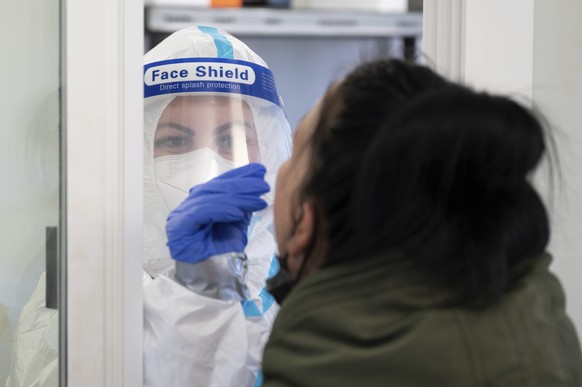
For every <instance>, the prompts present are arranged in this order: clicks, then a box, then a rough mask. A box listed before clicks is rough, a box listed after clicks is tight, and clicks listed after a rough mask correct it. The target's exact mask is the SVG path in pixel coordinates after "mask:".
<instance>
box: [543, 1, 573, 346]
mask: <svg viewBox="0 0 582 387" xmlns="http://www.w3.org/2000/svg"><path fill="white" fill-rule="evenodd" d="M534 14H535V17H534V27H535V28H534V46H533V47H534V50H533V64H534V66H533V99H534V101H535V103H536V104H537V105H539V107H540V108H541V110H542V112H543V113H544V114H545V115H546V117H547V118H548V119H549V121H550V124H551V125H552V126H553V127H554V132H555V134H554V136H555V138H556V142H557V145H558V153H559V157H560V163H561V165H560V168H561V172H562V179H563V184H562V186H560V185H558V186H557V187H556V191H557V192H556V198H555V205H554V206H553V208H552V210H551V215H552V225H553V236H552V241H551V244H550V251H551V252H552V253H553V255H554V257H555V261H554V266H553V267H554V271H555V272H556V273H557V274H558V276H559V277H560V278H561V280H562V283H563V284H564V287H565V289H566V298H567V308H568V311H569V312H570V315H571V316H572V318H573V319H574V322H575V324H576V326H577V329H578V334H579V336H582V280H581V277H582V243H581V237H582V49H581V48H580V43H582V40H581V39H582V24H580V20H582V2H580V1H579V0H560V1H547V0H535V13H534Z"/></svg>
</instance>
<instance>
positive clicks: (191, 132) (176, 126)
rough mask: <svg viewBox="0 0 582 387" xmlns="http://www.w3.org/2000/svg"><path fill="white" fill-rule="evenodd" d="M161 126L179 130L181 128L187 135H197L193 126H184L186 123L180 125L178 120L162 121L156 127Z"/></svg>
mask: <svg viewBox="0 0 582 387" xmlns="http://www.w3.org/2000/svg"><path fill="white" fill-rule="evenodd" d="M160 128H172V129H177V130H179V131H181V132H184V133H186V134H187V135H190V136H195V135H196V132H195V131H194V130H192V129H191V128H189V127H187V126H184V125H180V124H178V123H176V122H171V121H168V122H160V123H159V124H158V126H157V128H156V129H160Z"/></svg>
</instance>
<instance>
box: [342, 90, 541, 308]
mask: <svg viewBox="0 0 582 387" xmlns="http://www.w3.org/2000/svg"><path fill="white" fill-rule="evenodd" d="M385 126H386V129H385V130H381V131H380V134H379V135H378V137H377V138H376V139H375V140H374V143H373V145H372V146H371V148H370V150H369V152H368V154H367V155H366V158H365V160H364V162H363V163H362V165H361V169H360V172H361V173H360V177H359V180H358V183H357V186H358V188H359V189H358V192H357V193H356V195H355V199H354V202H353V203H352V205H353V207H352V210H353V212H352V213H353V215H354V217H355V222H357V224H359V225H360V226H361V229H360V234H359V238H361V241H362V243H364V244H367V245H368V246H370V247H371V248H372V249H375V250H378V251H385V250H398V251H403V252H404V253H405V256H406V259H408V260H410V261H411V262H412V263H413V264H414V265H416V267H417V268H419V269H421V270H423V271H424V272H425V273H427V275H429V276H430V278H433V279H436V280H437V281H438V282H437V283H438V284H439V285H444V286H445V287H446V288H448V289H449V290H451V291H452V293H451V294H452V295H453V296H452V297H451V299H450V300H449V301H451V302H454V303H455V304H464V303H469V304H473V305H476V306H481V305H487V304H491V303H494V302H496V301H497V300H499V298H500V297H501V296H502V295H503V294H504V293H505V292H506V291H507V290H508V289H510V288H511V286H512V284H514V283H515V282H516V278H517V277H518V274H519V273H520V268H522V267H523V266H524V263H527V262H528V261H530V260H531V259H532V258H535V257H537V256H538V255H539V254H541V253H543V251H544V249H545V247H546V245H547V243H548V239H549V225H548V218H547V215H546V211H545V208H544V206H543V204H542V201H541V200H540V197H539V196H538V194H537V193H536V192H535V190H534V189H533V188H532V186H531V184H530V183H529V181H528V175H529V174H530V172H531V171H532V170H533V169H534V168H535V167H536V165H537V164H538V162H539V161H540V159H541V157H542V155H543V154H544V150H545V143H544V128H543V127H542V125H540V123H539V121H538V120H537V119H536V118H535V116H534V115H533V114H532V113H530V112H529V111H528V110H526V109H525V108H523V107H522V106H520V105H519V104H517V103H516V102H513V101H511V100H509V99H507V98H504V97H499V96H492V95H488V94H485V93H476V92H474V91H471V90H469V89H466V88H464V87H461V86H455V87H449V88H447V89H446V90H440V91H437V92H432V93H429V94H427V95H425V96H423V97H421V98H419V99H417V100H416V101H414V102H413V103H411V104H410V105H409V106H408V107H407V108H406V109H404V110H403V111H401V113H400V114H399V116H398V118H397V119H396V120H391V121H390V122H387V123H386V124H385Z"/></svg>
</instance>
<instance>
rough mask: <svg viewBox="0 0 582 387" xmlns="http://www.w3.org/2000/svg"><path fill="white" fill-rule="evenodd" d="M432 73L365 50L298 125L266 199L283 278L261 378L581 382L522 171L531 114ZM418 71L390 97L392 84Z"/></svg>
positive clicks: (544, 233)
mask: <svg viewBox="0 0 582 387" xmlns="http://www.w3.org/2000/svg"><path fill="white" fill-rule="evenodd" d="M427 73H428V74H427ZM437 78H439V77H438V76H437V75H435V74H434V73H432V72H431V71H430V70H428V69H422V68H419V67H417V66H414V65H407V64H403V63H399V62H393V61H378V62H373V63H368V64H363V65H361V66H360V67H359V68H357V69H356V70H355V71H353V72H352V73H351V74H350V75H348V77H347V78H346V79H344V80H343V81H342V82H341V83H339V85H337V86H336V87H334V88H332V89H331V90H330V91H329V92H328V94H327V95H326V96H325V97H324V98H323V100H322V102H321V103H319V104H318V105H317V106H316V107H315V108H314V109H313V110H312V111H311V112H310V113H309V115H308V116H307V117H306V118H305V119H304V120H303V122H302V123H301V124H300V126H299V127H298V129H297V132H296V134H295V143H294V145H295V146H294V149H293V154H292V157H291V159H290V160H289V161H288V162H286V163H285V164H284V165H283V166H282V167H281V171H280V173H279V177H278V181H277V196H276V199H275V224H276V234H277V242H278V246H279V253H280V255H281V257H282V266H283V267H285V268H287V269H288V271H289V273H290V274H289V277H288V278H290V280H289V281H287V282H286V284H287V286H283V285H282V284H279V286H278V287H276V288H275V290H289V289H292V290H291V292H290V293H289V295H288V297H287V298H285V300H284V302H283V303H282V307H281V310H280V312H279V314H278V316H277V319H276V321H275V324H274V326H273V330H272V332H271V336H270V338H269V342H268V344H267V346H266V348H265V352H264V360H263V371H264V375H265V386H269V387H275V386H320V387H321V386H333V387H340V386H388V385H390V386H399V387H413V386H414V387H415V386H419V387H420V386H520V387H521V386H544V387H551V386H564V387H565V386H569V387H574V386H582V358H581V354H580V344H579V341H578V338H577V335H576V332H575V329H574V327H573V325H572V323H571V321H570V319H569V318H568V316H567V315H566V312H565V300H564V292H563V290H562V287H561V285H560V282H559V281H558V280H557V278H556V277H555V276H554V275H553V274H552V273H551V272H550V271H549V269H548V267H549V265H550V263H551V260H552V258H551V256H550V255H549V254H548V253H547V252H546V251H545V249H546V246H547V243H548V239H549V223H548V218H547V215H546V211H545V209H544V206H543V204H542V201H541V200H540V198H539V196H538V194H537V193H536V192H535V190H534V189H533V187H532V186H531V184H530V180H529V176H530V174H531V173H532V172H533V171H534V170H535V168H536V166H537V165H538V163H539V162H540V159H541V158H542V156H543V155H544V153H545V151H546V145H545V140H544V130H543V128H542V126H541V125H540V122H539V121H538V120H537V119H536V118H535V116H534V115H533V114H532V113H531V112H529V111H528V110H526V109H525V108H523V107H521V106H520V105H518V104H517V103H515V102H512V101H510V100H508V99H506V98H503V97H499V96H492V95H488V94H484V93H476V92H474V91H471V90H468V89H466V88H464V87H461V86H458V85H453V84H443V83H444V81H439V80H438V79H437ZM429 84H432V85H433V87H432V91H430V92H427V93H423V94H422V95H418V97H417V98H411V99H409V101H408V102H407V103H406V104H404V103H403V102H402V101H403V100H402V98H399V95H398V94H397V92H396V91H395V90H403V91H405V90H407V91H409V90H418V89H419V88H423V87H424V88H427V87H428V85H429ZM435 85H438V87H435ZM395 101H399V102H400V104H397V103H396V104H395V103H394V102H395ZM395 106H398V110H397V111H394V107H395ZM370 131H373V132H376V133H377V135H376V136H375V137H374V138H373V141H369V139H366V140H362V139H361V136H360V133H368V132H370ZM362 141H365V144H362ZM362 149H365V151H362ZM346 186H347V187H346ZM348 187H353V188H348ZM342 208H349V209H350V210H349V211H348V210H346V211H342V210H340V209H342ZM283 283H285V282H283ZM283 294H285V293H284V292H282V293H281V294H280V295H283Z"/></svg>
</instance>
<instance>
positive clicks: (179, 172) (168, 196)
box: [154, 148, 234, 211]
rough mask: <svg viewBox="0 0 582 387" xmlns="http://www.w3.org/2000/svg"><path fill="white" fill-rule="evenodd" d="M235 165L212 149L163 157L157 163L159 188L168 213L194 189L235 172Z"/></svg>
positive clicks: (156, 173) (155, 169) (156, 177)
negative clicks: (227, 173)
mask: <svg viewBox="0 0 582 387" xmlns="http://www.w3.org/2000/svg"><path fill="white" fill-rule="evenodd" d="M233 167H234V163H233V162H232V161H231V160H227V159H225V158H224V157H222V156H220V155H219V154H218V153H216V152H214V151H213V150H212V149H210V148H202V149H197V150H195V151H192V152H188V153H183V154H179V155H167V156H160V157H157V158H156V159H155V160H154V173H155V181H156V185H157V187H158V189H159V191H160V194H161V196H162V199H163V200H164V203H165V204H166V206H167V207H168V210H170V211H171V210H173V209H174V208H176V207H178V206H179V205H180V203H182V202H183V201H184V199H186V197H187V196H188V192H189V191H190V188H192V187H193V186H195V185H198V184H202V183H205V182H207V181H209V180H211V179H213V178H215V177H216V176H218V175H220V174H222V173H224V172H226V171H229V170H231V169H233Z"/></svg>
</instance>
